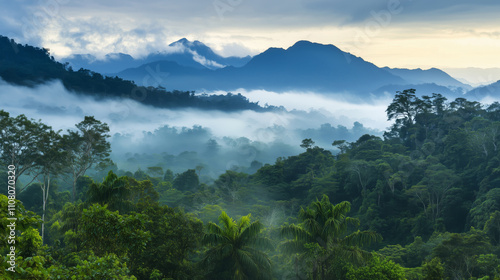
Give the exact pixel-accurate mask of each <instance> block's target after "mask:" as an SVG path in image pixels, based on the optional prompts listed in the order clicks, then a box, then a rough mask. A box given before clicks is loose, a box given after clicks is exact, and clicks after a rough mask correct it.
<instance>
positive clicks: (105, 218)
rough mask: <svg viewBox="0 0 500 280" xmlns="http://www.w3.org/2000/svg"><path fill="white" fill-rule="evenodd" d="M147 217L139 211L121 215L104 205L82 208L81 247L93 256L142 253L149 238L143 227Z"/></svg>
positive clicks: (79, 236) (80, 222) (79, 232)
mask: <svg viewBox="0 0 500 280" xmlns="http://www.w3.org/2000/svg"><path fill="white" fill-rule="evenodd" d="M145 220H146V217H145V216H144V215H140V214H133V215H123V216H122V215H120V214H118V212H111V211H110V210H108V209H107V207H106V206H104V207H103V206H100V205H98V204H94V205H92V206H90V207H89V208H88V209H84V210H83V213H82V216H81V218H80V220H79V226H78V232H77V236H78V238H79V239H80V240H82V245H83V247H84V248H87V249H89V250H92V251H93V252H94V253H95V254H96V255H98V256H103V255H105V254H110V253H111V254H116V255H118V256H124V255H125V254H126V253H128V252H130V253H133V254H138V253H140V252H142V251H143V250H144V248H145V246H146V243H147V242H148V241H149V239H150V234H149V232H147V231H146V230H145Z"/></svg>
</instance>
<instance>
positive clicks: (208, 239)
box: [202, 212, 273, 280]
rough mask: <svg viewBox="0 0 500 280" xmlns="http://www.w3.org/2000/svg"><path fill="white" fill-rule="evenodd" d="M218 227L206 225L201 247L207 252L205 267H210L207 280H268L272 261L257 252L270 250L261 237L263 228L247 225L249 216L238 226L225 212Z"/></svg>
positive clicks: (240, 221)
mask: <svg viewBox="0 0 500 280" xmlns="http://www.w3.org/2000/svg"><path fill="white" fill-rule="evenodd" d="M219 222H220V225H217V224H215V223H213V222H209V223H208V225H207V228H208V233H206V234H205V235H204V237H203V240H202V242H203V244H204V245H208V246H209V249H208V251H207V252H206V255H205V258H204V259H203V262H202V263H203V264H204V265H209V266H212V268H213V269H212V271H211V272H210V274H211V275H210V279H237V280H239V279H271V261H270V259H269V257H268V256H267V255H266V254H265V253H264V252H262V251H261V250H259V249H271V248H273V245H272V243H271V240H270V239H268V238H266V237H262V236H260V233H261V230H262V228H263V225H262V224H261V223H260V222H259V221H255V222H253V223H251V222H250V214H248V215H247V216H243V217H241V218H240V219H239V220H238V221H237V222H235V221H234V220H233V219H232V218H230V217H229V216H228V215H227V214H226V213H225V212H222V213H221V214H220V216H219Z"/></svg>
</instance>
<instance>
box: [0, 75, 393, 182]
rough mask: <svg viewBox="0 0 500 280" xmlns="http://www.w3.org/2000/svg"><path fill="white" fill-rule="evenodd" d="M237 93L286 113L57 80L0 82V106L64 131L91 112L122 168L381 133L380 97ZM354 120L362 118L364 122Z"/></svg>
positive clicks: (286, 152) (263, 153)
mask: <svg viewBox="0 0 500 280" xmlns="http://www.w3.org/2000/svg"><path fill="white" fill-rule="evenodd" d="M241 92H242V93H243V94H244V95H246V96H248V97H249V98H250V99H252V100H255V101H260V102H261V104H262V103H265V102H268V103H269V104H271V105H275V104H283V105H284V106H285V107H286V108H287V109H289V111H280V112H264V113H258V112H254V111H242V112H230V113H227V112H222V111H203V110H196V109H177V110H169V109H160V108H153V107H149V106H145V105H142V104H139V103H137V102H135V101H133V100H128V99H121V100H119V99H111V100H100V101H96V100H95V99H93V98H92V97H88V96H84V95H77V94H74V93H70V92H68V91H67V90H66V89H65V88H64V87H63V85H62V84H61V82H59V81H54V82H50V83H47V84H45V85H40V86H37V87H34V88H27V87H20V86H14V85H10V84H7V83H5V82H3V81H0V99H2V100H4V101H5V102H3V106H2V108H1V109H3V110H5V111H7V112H9V113H10V114H11V115H12V116H17V115H19V114H24V115H26V116H27V117H28V118H33V119H36V120H38V119H41V120H42V122H44V123H46V124H48V125H50V126H52V127H53V128H54V129H55V130H60V129H61V130H63V131H66V130H67V129H74V128H75V124H77V123H79V122H80V121H82V120H83V118H84V116H94V117H95V118H96V119H98V120H101V121H103V122H105V123H107V124H108V125H109V127H110V130H111V135H113V137H112V140H111V142H112V149H113V151H114V153H113V154H114V157H115V158H118V159H120V162H121V163H122V164H125V165H124V166H127V168H137V164H136V163H134V164H135V165H134V164H126V160H127V158H128V157H130V156H126V154H142V153H148V154H151V153H156V154H160V153H167V154H170V155H175V156H177V155H180V154H181V153H182V152H185V151H194V152H196V153H197V156H196V158H197V160H194V159H193V161H188V162H190V163H189V164H188V163H186V162H185V163H183V164H184V165H179V166H181V167H182V168H194V166H191V165H192V164H193V162H195V161H196V162H198V163H205V164H209V163H210V164H211V162H212V161H217V164H215V163H214V164H215V165H216V167H214V168H215V169H216V170H217V172H223V171H224V170H225V168H226V167H227V165H228V164H229V163H231V164H234V163H235V162H237V163H239V164H240V165H243V166H249V165H250V163H251V162H252V161H254V160H257V161H260V162H264V163H272V162H274V161H275V159H276V158H277V157H280V156H290V155H294V154H297V153H299V152H300V151H301V149H300V147H299V144H300V142H301V140H302V139H304V138H311V137H312V138H314V139H313V140H314V141H316V142H317V144H318V145H321V146H322V147H324V148H327V149H332V147H331V143H332V141H333V140H338V139H346V140H349V141H355V140H356V139H357V138H358V137H359V136H361V135H362V134H365V133H370V134H378V135H380V134H381V132H380V131H381V128H384V127H385V126H386V122H385V120H384V118H383V116H384V110H383V104H384V102H385V100H378V101H376V102H375V104H376V105H374V106H370V105H369V104H368V103H366V104H351V103H349V102H348V101H342V100H338V99H335V98H331V97H325V96H321V95H317V94H314V93H300V92H294V93H284V94H278V93H273V92H264V91H244V90H242V91H241ZM370 120H371V121H370ZM356 122H361V123H363V124H364V127H363V126H362V125H360V124H359V123H357V124H355V123H356ZM365 122H366V124H365ZM353 127H354V129H353ZM210 140H214V141H216V142H217V143H218V145H219V146H220V149H219V150H218V151H217V153H218V154H217V156H215V157H216V158H217V159H214V155H213V153H212V154H211V152H210V147H211V146H210V145H209V141H210ZM212 146H213V145H212ZM212 152H213V151H212ZM184 156H186V154H185V155H184ZM155 160H156V159H155ZM148 164H153V165H154V164H156V162H149V163H148ZM231 164H230V165H231ZM119 167H120V164H119ZM215 169H214V170H215ZM214 172H215V171H214ZM217 172H216V173H217ZM214 174H215V173H214Z"/></svg>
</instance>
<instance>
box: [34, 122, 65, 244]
mask: <svg viewBox="0 0 500 280" xmlns="http://www.w3.org/2000/svg"><path fill="white" fill-rule="evenodd" d="M37 149H38V150H39V151H40V152H41V153H42V156H40V157H39V158H38V159H37V162H36V169H38V174H37V175H36V177H38V180H39V182H40V188H41V190H42V244H43V240H44V236H45V211H46V208H47V202H48V200H49V191H50V183H51V177H52V176H57V175H58V174H60V173H61V170H62V169H63V167H64V165H65V162H64V159H66V157H65V152H64V151H63V149H62V144H61V136H60V135H59V133H57V132H54V131H53V130H49V131H48V132H46V133H43V135H42V136H41V139H40V141H39V142H38V143H37Z"/></svg>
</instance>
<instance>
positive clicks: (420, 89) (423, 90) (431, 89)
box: [373, 83, 466, 99]
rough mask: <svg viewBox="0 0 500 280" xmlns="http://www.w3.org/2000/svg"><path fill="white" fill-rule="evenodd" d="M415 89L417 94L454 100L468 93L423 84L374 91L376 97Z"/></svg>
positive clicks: (456, 89)
mask: <svg viewBox="0 0 500 280" xmlns="http://www.w3.org/2000/svg"><path fill="white" fill-rule="evenodd" d="M409 88H412V89H415V90H416V92H417V94H418V95H420V96H422V95H427V96H431V95H432V94H433V93H440V94H442V95H443V96H445V97H447V98H448V99H454V98H457V97H463V95H464V94H465V93H466V90H465V89H464V88H461V87H459V88H453V87H452V88H450V87H446V86H442V85H437V84H435V83H423V84H404V85H401V84H398V85H394V84H392V85H385V86H382V87H380V88H378V89H376V90H374V91H373V93H374V94H375V95H383V94H386V93H388V94H390V95H393V94H394V93H395V92H397V91H402V89H409Z"/></svg>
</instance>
